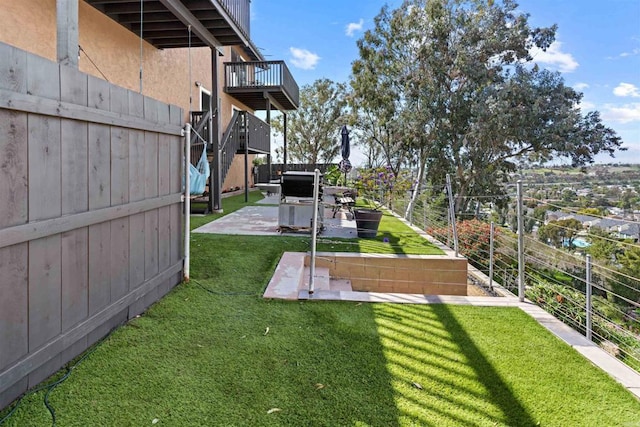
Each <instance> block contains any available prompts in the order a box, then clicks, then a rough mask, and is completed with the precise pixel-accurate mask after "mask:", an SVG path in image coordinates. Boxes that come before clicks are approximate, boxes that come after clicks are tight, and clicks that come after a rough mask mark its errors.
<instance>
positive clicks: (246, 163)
mask: <svg viewBox="0 0 640 427" xmlns="http://www.w3.org/2000/svg"><path fill="white" fill-rule="evenodd" d="M243 114H244V201H245V203H248V202H249V117H248V116H247V114H248V113H247V112H246V111H245V112H244V113H243Z"/></svg>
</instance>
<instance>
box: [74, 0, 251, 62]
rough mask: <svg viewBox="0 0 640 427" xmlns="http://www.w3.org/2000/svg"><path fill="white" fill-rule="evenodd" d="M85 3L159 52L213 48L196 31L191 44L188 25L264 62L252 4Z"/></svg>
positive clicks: (223, 0)
mask: <svg viewBox="0 0 640 427" xmlns="http://www.w3.org/2000/svg"><path fill="white" fill-rule="evenodd" d="M86 2H87V3H89V4H90V5H91V6H93V7H95V8H96V9H98V10H99V11H100V12H102V13H104V14H105V15H107V16H108V17H110V18H111V19H113V20H114V21H116V22H118V23H119V24H120V25H122V26H123V27H125V28H127V29H128V30H130V31H131V32H133V33H135V34H136V35H138V36H139V35H140V34H141V33H142V37H143V38H144V39H145V40H146V41H147V42H149V43H151V44H152V45H153V46H155V47H157V48H158V49H170V48H180V47H188V46H189V45H191V46H192V47H202V46H208V45H210V44H209V43H208V42H207V40H204V39H201V38H199V37H198V36H197V34H195V32H196V30H197V28H196V27H193V28H194V35H193V37H192V38H191V40H190V41H189V34H188V31H187V26H186V22H188V23H190V24H193V25H196V26H201V27H202V28H203V29H204V30H205V31H206V32H208V33H209V34H210V36H212V37H214V38H215V40H216V41H217V43H219V44H220V45H222V46H237V45H240V46H244V47H245V50H246V51H247V52H248V53H249V56H250V57H251V58H252V59H256V60H260V59H264V58H262V55H261V54H260V52H259V50H258V49H257V48H256V47H255V46H254V45H253V42H252V41H251V37H250V26H249V22H250V12H249V11H250V0H144V2H143V3H142V10H141V2H140V0H86ZM141 15H142V17H141ZM141 18H142V19H141Z"/></svg>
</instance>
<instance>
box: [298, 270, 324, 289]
mask: <svg viewBox="0 0 640 427" xmlns="http://www.w3.org/2000/svg"><path fill="white" fill-rule="evenodd" d="M310 272H311V270H310V268H309V267H305V268H304V273H303V274H304V276H303V277H302V287H303V288H304V289H309V274H310ZM313 287H314V290H316V291H328V290H330V279H329V269H328V268H326V267H316V274H315V280H314V283H313Z"/></svg>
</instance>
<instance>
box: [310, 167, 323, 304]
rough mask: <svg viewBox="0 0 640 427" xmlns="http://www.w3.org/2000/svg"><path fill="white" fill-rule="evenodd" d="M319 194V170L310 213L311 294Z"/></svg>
mask: <svg viewBox="0 0 640 427" xmlns="http://www.w3.org/2000/svg"><path fill="white" fill-rule="evenodd" d="M319 194H320V170H319V169H316V170H315V171H314V177H313V214H312V215H311V261H310V263H309V295H311V294H313V292H314V290H315V289H314V287H315V276H316V243H317V232H318V196H319Z"/></svg>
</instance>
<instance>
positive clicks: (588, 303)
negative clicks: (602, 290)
mask: <svg viewBox="0 0 640 427" xmlns="http://www.w3.org/2000/svg"><path fill="white" fill-rule="evenodd" d="M586 284H587V289H586V294H587V325H586V328H587V334H586V335H587V339H588V340H589V341H591V331H592V326H593V325H592V323H591V322H592V320H591V293H592V289H591V255H587V282H586Z"/></svg>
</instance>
